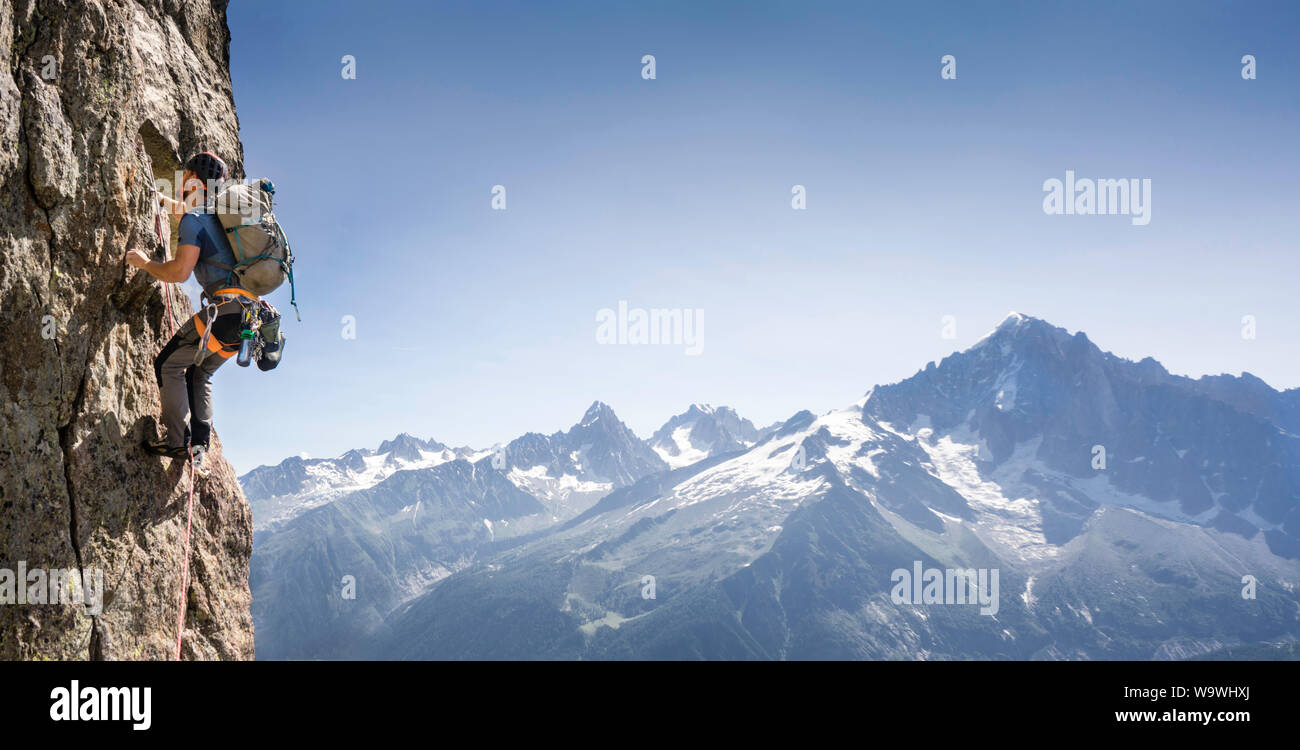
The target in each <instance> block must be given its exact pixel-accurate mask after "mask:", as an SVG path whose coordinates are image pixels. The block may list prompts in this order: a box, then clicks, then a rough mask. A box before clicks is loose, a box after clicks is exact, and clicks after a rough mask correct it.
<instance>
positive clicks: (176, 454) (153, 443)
mask: <svg viewBox="0 0 1300 750" xmlns="http://www.w3.org/2000/svg"><path fill="white" fill-rule="evenodd" d="M140 447H141V448H144V452H145V453H148V454H149V455H151V456H166V457H168V458H179V459H182V460H183V459H186V458H189V455H190V454H189V451H186V450H185V449H184V448H178V447H172V446H170V445H168V444H167V441H166V440H146V441H144V442H143V443H140Z"/></svg>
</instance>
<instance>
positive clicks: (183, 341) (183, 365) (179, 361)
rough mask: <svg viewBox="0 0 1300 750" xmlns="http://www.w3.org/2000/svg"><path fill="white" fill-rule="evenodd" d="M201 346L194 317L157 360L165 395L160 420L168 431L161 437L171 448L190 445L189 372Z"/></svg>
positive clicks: (169, 342)
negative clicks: (188, 422)
mask: <svg viewBox="0 0 1300 750" xmlns="http://www.w3.org/2000/svg"><path fill="white" fill-rule="evenodd" d="M198 346H199V335H198V332H196V331H195V330H194V321H193V319H191V320H189V321H186V323H185V325H183V326H181V329H180V330H179V331H177V332H176V335H174V336H172V338H171V340H170V341H168V342H167V345H166V346H164V347H163V349H162V351H161V352H159V353H158V356H157V358H155V359H154V374H155V375H156V376H157V378H158V390H159V392H160V393H161V397H162V419H161V420H160V421H161V426H162V428H163V430H164V431H165V434H164V435H162V436H161V437H162V438H163V440H164V441H166V443H167V446H168V447H169V448H172V449H179V450H181V451H184V450H185V448H186V447H187V444H188V439H187V438H188V435H187V434H186V433H187V432H188V430H187V429H186V421H187V420H188V418H189V413H190V405H189V393H188V392H189V388H187V387H186V378H185V371H186V370H188V369H189V368H190V367H192V366H193V365H194V355H195V353H196V352H197V351H198ZM209 418H210V417H209Z"/></svg>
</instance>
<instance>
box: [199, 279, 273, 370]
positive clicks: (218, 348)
mask: <svg viewBox="0 0 1300 750" xmlns="http://www.w3.org/2000/svg"><path fill="white" fill-rule="evenodd" d="M211 296H212V297H243V298H245V299H250V300H252V301H254V302H259V301H261V300H260V298H259V297H258V296H257V295H256V294H253V293H252V292H250V291H248V290H247V289H240V288H239V287H234V286H232V287H227V288H225V289H218V290H217V291H215V292H213V293H212V295H211ZM194 330H196V331H198V333H199V338H200V339H202V338H203V336H204V334H205V333H206V332H207V330H208V328H207V326H206V325H204V323H203V315H202V312H200V313H198V314H196V315H195V316H194ZM207 338H208V351H209V352H210V353H212V354H215V355H217V356H218V357H221V358H222V359H230V358H231V357H233V356H235V352H237V351H239V347H238V345H235V346H232V347H226V346H223V345H222V344H221V342H220V341H217V339H216V337H215V336H208V337H207Z"/></svg>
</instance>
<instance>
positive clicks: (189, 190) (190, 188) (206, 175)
mask: <svg viewBox="0 0 1300 750" xmlns="http://www.w3.org/2000/svg"><path fill="white" fill-rule="evenodd" d="M225 179H226V163H225V162H224V161H222V160H221V159H220V158H219V157H218V156H217V155H216V154H214V153H212V152H211V151H204V152H202V153H198V154H195V155H193V156H191V157H190V158H189V160H188V161H186V162H185V175H184V176H183V177H182V182H181V195H182V198H181V200H183V201H185V203H186V204H187V205H190V204H192V205H190V207H191V208H192V207H193V206H194V205H198V204H201V203H203V202H204V201H205V199H206V197H207V190H208V186H209V185H213V184H216V185H220V184H221V183H222V182H224V181H225Z"/></svg>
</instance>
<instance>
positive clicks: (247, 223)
mask: <svg viewBox="0 0 1300 750" xmlns="http://www.w3.org/2000/svg"><path fill="white" fill-rule="evenodd" d="M274 195H275V184H274V183H272V182H271V181H270V180H268V179H266V178H262V179H260V180H256V181H254V182H251V183H249V184H247V185H245V184H243V183H236V184H234V185H231V186H230V187H228V188H226V189H225V190H222V191H221V192H220V193H217V196H216V198H214V199H213V201H212V204H211V207H212V211H213V213H214V214H216V216H217V218H218V219H219V220H220V221H221V226H223V227H225V229H226V240H227V241H228V242H229V243H230V249H231V251H232V252H233V253H234V255H235V265H234V266H227V265H225V264H223V263H214V262H212V261H204V262H205V263H210V264H211V265H214V266H217V267H218V268H220V269H222V270H224V271H228V272H230V275H231V283H232V284H234V285H236V286H239V287H240V288H242V289H246V290H248V291H250V292H252V293H253V294H256V295H257V296H259V297H261V296H263V295H266V294H270V293H271V292H273V291H275V290H276V289H279V288H280V285H281V284H283V283H284V282H285V280H286V279H287V280H288V281H289V304H291V305H293V310H294V314H295V315H297V314H298V302H297V296H296V290H295V289H294V286H293V251H292V250H291V249H290V248H289V239H288V237H286V236H285V234H284V230H283V229H281V228H280V223H279V222H277V221H276V220H275V214H274V213H272V206H271V203H272V198H273V196H274ZM299 319H301V316H299Z"/></svg>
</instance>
